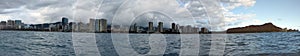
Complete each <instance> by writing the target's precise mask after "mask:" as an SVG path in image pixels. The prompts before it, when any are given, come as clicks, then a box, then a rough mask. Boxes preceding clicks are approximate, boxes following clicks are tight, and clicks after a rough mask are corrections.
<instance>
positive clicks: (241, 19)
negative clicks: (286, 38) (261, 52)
mask: <svg viewBox="0 0 300 56" xmlns="http://www.w3.org/2000/svg"><path fill="white" fill-rule="evenodd" d="M11 1H12V2H6V1H3V2H6V3H1V5H3V6H0V21H6V20H9V19H11V20H23V22H24V23H28V24H41V23H51V22H56V21H58V20H59V19H60V17H62V16H65V17H67V18H70V19H69V20H70V21H71V22H78V21H82V22H85V23H86V22H88V21H89V19H88V18H105V19H107V20H108V23H110V22H111V21H112V19H114V17H113V16H114V15H116V14H115V13H114V12H116V11H119V10H122V9H117V8H118V7H119V6H120V5H122V4H123V3H125V1H127V0H125V1H108V0H95V1H94V0H93V1H94V2H90V1H80V0H76V1H74V0H65V1H54V0H53V1H34V2H36V3H30V1H17V0H11ZM32 1H33V0H32ZM159 1H160V0H153V1H128V2H130V3H143V2H158V3H157V4H151V3H149V4H144V5H145V6H149V7H141V9H149V8H153V7H151V6H157V5H162V4H166V3H168V4H178V6H173V7H174V8H176V9H174V8H173V7H172V8H167V7H166V6H160V7H158V8H160V9H174V10H173V12H178V13H180V12H182V11H185V10H187V11H189V12H190V13H191V15H192V16H193V18H194V19H195V20H192V19H188V18H180V17H179V18H178V19H181V20H179V21H178V22H179V23H180V24H187V25H193V26H198V27H208V28H212V30H219V29H221V30H222V29H223V30H225V29H228V28H234V27H243V26H247V25H260V24H264V23H268V22H272V23H274V24H275V25H277V26H279V27H283V28H291V29H300V25H298V24H299V23H298V22H297V21H300V19H298V18H300V17H299V16H297V15H299V13H300V11H299V9H300V8H298V7H297V6H296V5H299V3H297V2H299V1H298V0H290V1H282V0H273V1H272V2H269V1H260V0H230V1H229V0H220V1H216V0H211V1H205V0H199V1H186V0H176V1H170V0H168V1H169V2H159ZM21 2H28V3H25V4H24V3H21ZM81 2H86V3H82V4H77V3H81ZM175 2H176V3H175ZM205 2H209V3H210V4H207V3H205ZM214 2H216V3H214ZM219 3H221V4H219ZM125 4H127V3H125ZM39 5H45V6H39ZM89 5H92V6H89ZM215 5H216V6H215ZM98 6H101V7H98ZM135 6H136V5H135ZM201 6H202V7H201ZM211 6H213V7H211ZM131 7H134V6H131ZM86 8H90V9H92V10H89V9H86ZM214 9H221V10H214ZM136 11H138V10H136ZM203 11H205V12H203ZM168 12H169V11H168ZM213 12H219V13H216V14H214V13H213ZM221 14H222V15H223V16H224V17H218V15H221ZM170 15H173V14H170ZM174 15H175V16H180V15H183V14H174ZM201 15H204V16H201ZM126 16H127V15H126ZM209 18H210V19H209ZM124 20H125V19H124ZM187 22H195V23H194V24H190V23H187ZM214 28H216V29H214Z"/></svg>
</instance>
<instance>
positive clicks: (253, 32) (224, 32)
mask: <svg viewBox="0 0 300 56" xmlns="http://www.w3.org/2000/svg"><path fill="white" fill-rule="evenodd" d="M1 31H22V32H61V33H128V34H251V33H288V32H245V33H242V32H238V33H227V32H210V33H180V32H171V33H169V32H162V33H160V32H151V33H132V32H73V31H68V32H62V31H39V30H36V31H35V30H0V32H1ZM295 32H300V31H295Z"/></svg>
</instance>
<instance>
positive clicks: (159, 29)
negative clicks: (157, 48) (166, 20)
mask: <svg viewBox="0 0 300 56" xmlns="http://www.w3.org/2000/svg"><path fill="white" fill-rule="evenodd" d="M158 32H164V30H163V22H158Z"/></svg>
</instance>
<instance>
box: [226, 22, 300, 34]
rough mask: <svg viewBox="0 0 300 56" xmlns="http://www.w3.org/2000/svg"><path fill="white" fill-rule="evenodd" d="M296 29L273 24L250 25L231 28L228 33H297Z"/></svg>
mask: <svg viewBox="0 0 300 56" xmlns="http://www.w3.org/2000/svg"><path fill="white" fill-rule="evenodd" d="M297 31H298V30H295V29H287V28H280V27H277V26H275V25H274V24H273V23H265V24H263V25H250V26H246V27H237V28H230V29H228V30H227V31H226V32H227V33H260V32H297Z"/></svg>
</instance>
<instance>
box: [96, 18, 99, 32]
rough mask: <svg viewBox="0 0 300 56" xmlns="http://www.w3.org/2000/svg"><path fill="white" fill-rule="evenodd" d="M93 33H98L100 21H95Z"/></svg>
mask: <svg viewBox="0 0 300 56" xmlns="http://www.w3.org/2000/svg"><path fill="white" fill-rule="evenodd" d="M95 32H100V19H95Z"/></svg>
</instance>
